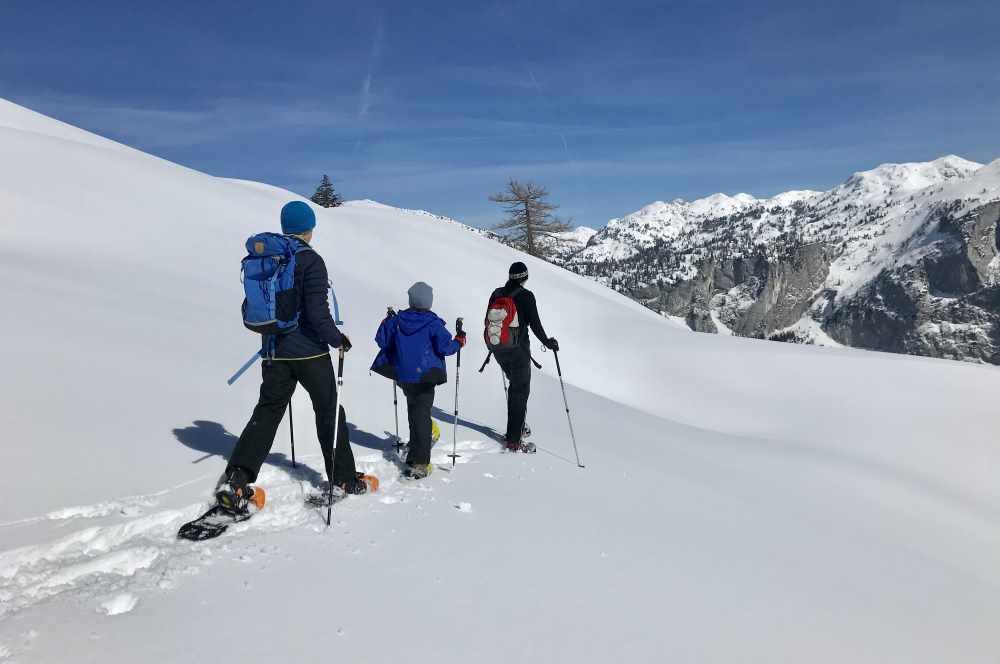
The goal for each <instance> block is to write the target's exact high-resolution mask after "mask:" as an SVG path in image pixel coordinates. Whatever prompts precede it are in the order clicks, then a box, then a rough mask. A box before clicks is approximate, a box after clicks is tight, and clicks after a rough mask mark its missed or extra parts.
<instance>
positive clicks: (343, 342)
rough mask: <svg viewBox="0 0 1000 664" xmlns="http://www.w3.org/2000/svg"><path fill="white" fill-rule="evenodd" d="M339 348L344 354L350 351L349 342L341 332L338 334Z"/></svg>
mask: <svg viewBox="0 0 1000 664" xmlns="http://www.w3.org/2000/svg"><path fill="white" fill-rule="evenodd" d="M340 348H341V349H342V350H343V351H344V352H345V353H346V352H347V351H349V350H351V340H350V339H348V338H347V335H346V334H344V333H343V332H341V333H340Z"/></svg>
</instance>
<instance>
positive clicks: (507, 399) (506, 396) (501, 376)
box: [500, 371, 510, 403]
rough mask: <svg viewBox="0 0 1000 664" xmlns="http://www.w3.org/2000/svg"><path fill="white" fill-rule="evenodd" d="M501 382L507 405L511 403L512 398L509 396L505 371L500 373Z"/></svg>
mask: <svg viewBox="0 0 1000 664" xmlns="http://www.w3.org/2000/svg"><path fill="white" fill-rule="evenodd" d="M500 380H501V381H503V400H504V402H505V403H506V402H509V401H510V397H509V396H508V395H507V374H505V373H504V372H503V371H501V372H500Z"/></svg>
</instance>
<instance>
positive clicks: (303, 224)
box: [216, 201, 371, 508]
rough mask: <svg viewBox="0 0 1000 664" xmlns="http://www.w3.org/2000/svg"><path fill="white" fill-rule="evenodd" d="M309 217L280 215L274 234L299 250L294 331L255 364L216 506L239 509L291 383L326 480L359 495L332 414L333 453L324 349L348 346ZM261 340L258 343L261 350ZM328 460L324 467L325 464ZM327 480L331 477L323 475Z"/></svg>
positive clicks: (304, 210)
mask: <svg viewBox="0 0 1000 664" xmlns="http://www.w3.org/2000/svg"><path fill="white" fill-rule="evenodd" d="M315 226H316V215H315V213H313V211H312V208H310V207H309V205H307V204H306V203H303V202H301V201H293V202H291V203H288V204H287V205H285V206H284V207H283V208H282V209H281V232H282V233H284V234H285V235H287V236H290V237H293V238H295V239H296V240H297V241H298V242H301V243H302V244H304V245H305V246H306V248H305V250H302V251H299V252H298V254H296V257H295V284H296V286H297V288H298V289H299V325H298V328H296V329H295V330H294V331H293V332H290V333H288V334H284V335H279V336H277V337H276V338H275V339H273V341H274V343H275V346H274V353H273V357H271V358H267V359H265V360H264V362H263V368H262V372H263V381H262V382H261V386H260V400H259V401H258V402H257V406H256V408H254V411H253V415H252V416H251V417H250V421H249V422H248V423H247V425H246V427H245V428H244V429H243V433H242V434H241V435H240V439H239V442H237V443H236V447H235V448H234V449H233V453H232V455H231V456H230V458H229V464H228V466H227V467H226V472H225V475H224V476H223V481H222V482H221V483H220V485H219V487H218V488H217V490H216V496H217V498H218V500H219V502H220V503H221V504H223V505H224V506H227V507H230V506H235V507H236V508H243V507H245V506H246V500H247V499H248V497H249V494H250V493H252V489H251V490H250V491H249V492H248V490H247V486H248V485H249V484H251V483H252V482H254V481H255V480H256V479H257V474H258V473H259V472H260V468H261V466H262V465H263V464H264V459H265V458H266V457H267V455H268V453H269V452H270V451H271V446H272V445H273V444H274V436H275V433H276V432H277V430H278V425H279V424H280V423H281V418H282V417H284V415H285V409H286V408H287V407H288V402H289V400H290V399H291V397H292V393H293V392H294V391H295V386H296V384H298V383H301V384H302V387H304V388H305V389H306V392H308V393H309V398H310V399H311V400H312V404H313V411H314V412H315V413H316V435H317V437H318V438H319V444H320V447H321V448H322V450H323V458H324V461H325V463H326V475H327V477H328V478H329V479H330V480H331V481H332V482H333V483H334V484H335V485H337V486H339V487H340V488H341V489H343V490H344V491H345V492H347V493H353V494H359V493H365V492H366V491H368V489H369V481H371V478H368V477H367V476H365V475H362V474H361V473H358V472H357V471H356V469H355V465H354V454H353V452H352V451H351V445H350V442H349V441H348V431H347V416H346V413H345V412H344V408H343V407H341V408H340V412H339V414H337V415H338V416H339V418H340V424H339V426H338V433H337V441H336V452H335V453H334V451H333V429H334V419H333V418H334V417H335V414H334V409H335V404H336V402H337V382H336V375H335V373H334V370H333V362H332V360H331V359H330V348H343V349H344V350H348V349H350V347H351V342H350V340H349V339H348V338H347V335H345V334H343V333H342V332H341V331H340V330H338V329H337V326H336V324H335V323H334V322H333V317H332V316H331V315H330V304H329V300H328V299H327V293H328V292H329V289H330V282H329V279H328V276H327V271H326V263H324V262H323V258H322V257H321V256H320V255H319V254H318V253H316V251H315V250H314V249H312V247H310V246H309V242H310V241H311V240H312V235H313V228H315ZM266 343H267V340H266V339H265V344H266ZM331 458H332V463H331ZM331 473H332V475H331Z"/></svg>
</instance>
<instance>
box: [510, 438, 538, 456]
mask: <svg viewBox="0 0 1000 664" xmlns="http://www.w3.org/2000/svg"><path fill="white" fill-rule="evenodd" d="M504 450H506V451H507V452H511V453H516V452H524V453H525V454H534V453H535V452H537V451H538V450H537V449H536V448H535V444H534V443H526V442H524V441H523V440H521V441H518V442H516V443H512V442H510V441H509V440H508V441H504Z"/></svg>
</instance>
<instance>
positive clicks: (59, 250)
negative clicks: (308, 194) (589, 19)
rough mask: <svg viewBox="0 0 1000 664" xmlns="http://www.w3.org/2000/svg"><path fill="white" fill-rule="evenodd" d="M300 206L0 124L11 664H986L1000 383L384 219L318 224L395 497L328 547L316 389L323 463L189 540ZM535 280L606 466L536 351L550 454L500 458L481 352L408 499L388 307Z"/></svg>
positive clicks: (459, 298)
mask: <svg viewBox="0 0 1000 664" xmlns="http://www.w3.org/2000/svg"><path fill="white" fill-rule="evenodd" d="M54 183H58V187H56V186H54ZM291 198H297V197H296V196H295V195H294V194H291V193H289V192H286V191H282V190H280V189H277V188H274V187H269V186H266V185H258V184H254V183H246V182H241V181H234V180H226V179H220V178H215V177H211V176H208V175H205V174H202V173H198V172H195V171H192V170H190V169H187V168H182V167H180V166H177V165H174V164H171V163H169V162H166V161H163V160H161V159H157V158H155V157H151V156H149V155H145V154H142V153H140V152H138V151H135V150H132V149H129V148H126V147H124V146H120V145H118V144H115V143H113V142H111V141H107V140H105V139H101V138H99V137H96V136H93V135H91V134H88V133H86V132H83V131H80V130H77V129H74V128H72V127H68V126H67V125H64V124H62V123H58V122H56V121H54V120H51V119H49V118H45V117H43V116H40V115H38V114H35V113H33V112H31V111H29V110H27V109H24V108H21V107H18V106H16V105H14V104H10V103H7V102H2V101H0V211H2V216H3V220H4V223H3V224H2V226H0V259H2V260H0V275H2V276H3V280H4V283H6V284H7V285H8V289H7V298H8V302H7V311H8V318H7V321H8V324H7V329H6V331H5V335H4V341H5V343H4V344H3V351H2V352H3V358H4V366H5V371H4V373H3V379H2V380H3V383H2V396H3V400H4V409H3V413H4V431H5V432H6V434H7V435H6V442H5V444H4V445H3V446H2V447H0V468H2V469H3V473H4V488H5V497H6V499H5V500H4V501H3V502H2V503H0V549H2V550H0V601H2V608H0V653H3V654H0V659H2V658H3V657H4V656H6V657H8V658H17V659H18V661H20V660H21V659H24V660H25V661H29V660H34V659H39V660H41V659H44V660H46V661H58V660H62V661H78V660H85V659H100V660H101V661H134V660H135V659H136V657H137V656H139V657H141V658H143V659H146V660H149V661H176V660H189V661H193V660H195V659H200V660H207V659H216V658H220V657H227V658H236V659H239V660H242V661H275V660H284V661H307V660H311V659H318V658H320V657H322V656H336V657H338V658H340V659H342V660H344V661H365V660H371V661H391V660H393V659H396V658H398V657H407V658H409V659H417V660H418V661H440V662H450V661H455V662H458V661H463V662H464V661H468V660H469V659H470V658H472V659H475V660H476V661H482V662H490V661H497V662H500V661H504V662H506V661H511V660H520V661H607V659H608V658H610V657H614V658H623V657H624V658H629V659H631V660H633V661H665V660H671V661H678V660H679V661H699V662H707V661H734V660H739V661H747V660H769V661H789V660H793V659H808V660H810V661H831V662H842V661H889V660H894V661H911V662H912V661H928V662H932V661H944V660H951V661H958V660H961V661H989V658H991V657H995V655H996V652H997V647H998V646H1000V641H998V638H997V636H996V630H995V622H996V621H995V618H996V616H998V615H1000V573H998V572H997V568H996V560H997V557H998V554H1000V488H998V487H1000V485H998V483H997V481H996V468H997V462H998V460H1000V450H998V449H997V445H996V443H995V436H994V435H993V431H992V429H993V420H994V413H995V403H996V395H997V394H998V388H1000V379H998V375H997V373H996V371H994V370H992V369H991V368H983V367H976V366H970V365H960V364H952V363H947V362H941V361H935V360H927V359H919V358H911V357H901V356H889V355H882V354H877V353H866V352H861V351H851V350H837V349H817V348H806V347H798V346H791V345H783V344H768V343H765V342H757V341H752V340H747V339H739V338H731V337H727V338H723V337H717V336H708V335H694V334H690V333H688V332H687V331H686V330H685V329H683V328H682V327H680V326H678V325H676V324H674V323H672V322H670V321H668V320H666V319H664V318H662V317H659V316H656V315H655V314H653V313H652V312H650V311H648V310H647V309H645V308H644V307H642V306H640V305H639V304H637V303H634V302H632V301H630V300H628V299H626V298H625V297H623V296H621V295H619V294H617V293H614V292H612V291H610V290H608V289H606V288H604V287H603V286H600V285H598V284H596V283H594V282H592V281H589V280H587V279H584V278H582V277H578V276H576V275H573V274H571V273H569V272H567V271H564V270H561V269H559V268H556V267H553V266H551V265H547V264H544V263H541V262H539V261H533V260H529V259H526V258H525V257H524V256H523V255H520V254H515V253H514V252H513V251H512V250H510V249H509V248H507V247H504V246H502V245H499V244H497V243H496V242H493V241H492V240H490V239H488V238H486V237H483V236H482V235H480V234H478V233H475V232H470V229H468V228H466V227H464V226H462V225H461V224H457V223H452V222H449V220H444V219H441V218H438V217H435V216H433V215H428V214H425V213H419V212H412V211H402V210H398V209H394V208H391V207H387V206H383V205H379V204H377V203H373V202H355V203H350V204H347V205H345V206H344V207H342V208H338V209H334V210H317V214H318V217H319V223H318V227H317V235H316V239H315V245H316V247H317V249H318V250H319V251H320V253H322V254H323V255H324V257H325V258H326V261H327V265H328V267H329V269H330V273H331V277H332V278H333V280H334V284H335V287H336V290H337V294H338V297H339V300H340V305H341V307H342V314H343V318H344V319H345V321H346V325H345V326H344V330H345V332H346V333H347V334H349V335H350V336H351V337H352V340H353V342H354V344H355V349H354V350H353V351H352V352H351V353H350V355H349V361H348V368H347V370H346V376H345V395H344V398H345V402H346V406H347V409H348V414H349V419H350V422H351V435H352V442H353V443H354V445H355V453H356V456H357V457H358V460H359V465H360V466H361V467H362V468H365V469H366V470H370V471H373V472H375V473H377V474H379V475H380V476H381V477H382V478H383V483H384V490H383V491H382V492H381V493H380V494H378V495H374V496H367V497H363V498H357V499H351V500H348V501H346V502H345V503H342V504H341V506H340V507H339V508H338V509H337V512H336V514H337V519H338V520H337V523H336V524H335V527H334V528H332V529H330V530H326V529H324V528H323V527H322V525H321V522H320V519H319V518H318V515H316V514H314V513H313V512H312V511H310V510H308V509H306V508H305V507H303V505H302V501H301V497H302V491H303V490H304V488H305V487H308V485H309V484H310V483H314V482H316V481H318V473H317V472H316V470H315V469H317V468H320V467H321V462H320V461H319V456H318V449H316V448H317V447H318V446H317V445H316V444H315V438H314V434H313V432H311V431H310V430H309V425H310V412H311V411H310V406H309V404H308V403H307V402H308V399H307V398H306V397H304V396H299V395H296V397H295V398H294V411H295V415H296V419H297V420H298V421H299V423H300V424H299V426H298V427H297V429H298V430H299V431H300V432H301V433H300V435H299V436H298V438H299V441H297V442H298V445H297V447H298V448H299V449H298V452H299V455H300V457H301V459H302V461H303V462H304V464H305V467H304V468H300V469H298V470H293V469H292V468H291V467H290V464H289V463H288V458H287V439H286V438H285V430H284V429H282V430H280V431H279V437H278V439H277V442H276V445H275V448H274V453H273V454H272V457H271V458H269V463H268V465H267V466H266V470H265V472H264V473H263V475H262V478H261V482H262V483H263V484H265V485H266V486H267V487H268V488H269V496H270V501H271V502H270V503H269V506H268V508H267V509H266V510H265V511H264V512H263V513H261V514H260V515H258V516H257V517H255V518H254V519H253V520H252V521H250V522H249V523H247V524H244V525H243V526H240V527H237V528H236V529H234V532H233V533H232V535H227V536H225V537H224V538H222V539H220V540H219V541H217V542H214V543H211V544H209V545H208V546H205V545H190V544H188V543H179V542H177V541H176V540H175V539H174V533H175V532H176V528H177V526H178V525H179V523H180V522H181V521H183V520H184V519H185V518H190V517H191V516H192V515H193V514H194V513H196V512H197V511H198V510H199V509H200V508H201V507H202V505H203V504H204V501H206V500H207V495H208V492H209V489H210V488H211V486H212V483H213V481H214V479H215V477H216V476H217V475H218V473H219V472H220V471H221V469H222V467H223V465H224V457H225V455H226V454H227V453H228V450H229V449H230V448H231V445H232V443H233V440H234V435H238V433H239V431H240V430H241V429H242V426H243V424H244V423H245V419H246V417H247V416H248V415H249V412H250V409H251V407H252V405H253V403H254V400H255V398H256V389H257V384H256V380H255V379H256V376H255V373H254V372H251V373H250V374H249V375H248V376H247V377H245V378H244V379H243V380H242V381H240V382H239V383H237V384H236V386H235V387H234V388H231V389H230V388H227V387H226V386H225V382H224V380H225V378H226V377H227V376H228V375H229V374H230V373H231V372H232V371H233V370H234V369H235V368H236V367H237V366H238V365H239V364H240V363H241V362H242V361H243V360H244V359H246V357H247V356H248V355H249V354H250V353H251V352H252V351H253V349H254V346H255V343H256V340H255V338H254V337H253V335H251V334H250V333H248V332H246V331H244V330H243V329H242V327H241V324H240V320H239V317H238V316H239V314H238V310H239V304H240V299H241V286H240V283H239V279H238V274H239V269H238V264H239V259H240V257H241V255H242V245H243V241H244V240H245V238H246V237H247V236H248V235H250V234H251V233H254V232H258V231H262V230H269V229H274V228H275V226H276V219H277V213H278V210H279V209H280V207H281V205H282V204H284V203H285V202H287V200H289V199H291ZM717 203H719V204H720V205H721V204H722V203H724V202H717ZM518 259H520V260H525V261H526V262H527V263H528V265H529V269H530V271H531V274H532V277H531V281H530V287H531V288H532V289H533V290H534V292H535V293H536V295H537V297H538V300H539V303H540V312H541V316H542V320H543V322H544V324H545V326H546V328H547V329H548V330H549V332H550V333H551V334H552V335H554V336H556V337H558V338H559V340H560V343H561V345H562V346H563V349H564V350H563V353H562V354H561V359H562V361H563V368H564V371H565V373H566V378H567V382H568V388H569V399H570V405H571V407H572V409H573V415H574V418H575V423H576V426H577V431H578V432H579V439H580V447H581V452H582V454H583V456H584V461H585V462H586V464H587V468H586V469H585V470H579V469H577V468H576V467H575V465H574V464H573V463H571V462H569V461H568V457H570V456H571V455H572V450H571V446H570V443H569V439H568V435H567V430H566V422H565V413H564V412H563V410H562V402H561V396H560V394H559V387H558V383H557V382H556V381H555V380H554V379H553V375H554V369H555V367H554V363H553V362H552V360H551V356H549V355H548V354H544V353H541V352H540V350H536V354H537V355H538V359H539V360H540V361H541V362H542V363H543V364H544V365H545V367H544V370H543V372H541V374H540V375H539V374H536V380H535V382H534V384H533V396H532V402H531V405H530V410H529V420H530V422H531V425H532V429H533V430H534V438H535V440H536V441H537V443H538V444H539V446H540V450H541V451H540V453H539V454H538V455H535V456H531V457H529V456H523V455H521V456H511V455H499V454H498V449H497V446H496V444H495V443H494V442H493V441H492V440H491V438H490V435H489V432H490V429H495V428H498V427H501V426H502V424H503V422H502V418H503V411H504V407H503V403H502V391H501V386H500V378H499V377H498V376H497V373H496V368H495V366H494V367H491V368H489V369H488V370H487V371H486V372H484V373H483V374H479V373H476V371H475V369H476V368H477V366H478V360H480V359H481V358H482V356H483V351H482V346H481V344H478V343H476V338H475V334H473V335H472V337H473V342H472V343H470V344H469V346H468V347H467V348H466V350H465V351H464V358H463V359H464V362H463V374H462V395H461V411H462V426H460V427H459V429H458V443H459V447H460V450H459V451H460V453H461V454H462V455H463V456H462V457H461V458H460V461H461V463H460V464H459V466H458V467H456V469H455V470H454V472H451V473H447V472H441V471H439V472H437V473H435V475H433V476H432V477H431V478H430V479H429V480H428V481H426V482H425V483H422V484H418V485H406V486H404V485H401V484H400V483H399V482H397V481H395V479H394V470H393V467H392V465H391V464H390V463H389V462H387V461H386V460H385V459H384V457H383V450H384V449H385V448H386V446H387V445H388V444H389V443H390V441H391V430H392V428H393V425H392V419H393V413H392V402H391V396H392V395H391V386H390V384H389V383H387V382H386V381H384V380H383V379H380V378H378V377H372V376H370V375H369V374H368V371H367V367H368V364H369V362H370V360H371V358H372V356H373V355H374V344H373V342H372V341H371V337H372V335H373V334H374V332H375V328H376V326H377V323H378V321H379V320H380V318H381V316H382V315H383V313H384V311H385V307H386V306H387V305H399V304H401V303H403V302H404V298H405V291H406V288H407V287H408V286H409V285H410V284H411V283H412V282H414V281H416V280H425V281H427V282H429V283H431V284H432V285H433V286H434V287H435V289H436V297H435V310H436V311H437V312H438V313H440V314H441V315H442V316H443V317H444V318H445V319H446V320H448V321H449V324H451V322H452V321H453V320H454V319H455V317H456V316H460V315H461V316H465V317H466V318H467V320H468V321H470V325H469V327H474V325H472V324H471V323H472V322H473V321H476V320H478V317H479V316H481V315H482V313H483V311H482V310H483V309H484V307H485V303H486V302H485V300H486V297H487V296H488V294H489V293H490V291H491V290H492V288H494V287H495V286H496V285H498V284H499V283H501V282H502V281H503V279H504V276H505V273H506V269H507V266H508V265H509V263H510V262H511V261H512V260H518ZM536 349H537V345H536ZM451 370H452V372H453V371H454V366H453V365H451ZM453 385H454V383H451V384H449V385H448V386H447V387H445V388H443V389H441V390H439V391H438V398H437V406H438V407H439V408H440V409H441V410H442V411H449V410H450V408H451V406H450V404H451V399H452V397H453V393H452V391H451V390H452V388H453ZM439 416H440V419H441V420H442V421H444V422H447V421H448V417H447V416H446V415H445V413H443V412H442V413H440V414H439ZM443 430H444V437H445V439H450V437H451V430H450V427H449V426H444V427H443ZM446 451H448V450H443V449H437V450H436V451H435V462H436V463H443V462H444V457H443V455H444V454H445V452H446ZM140 653H141V655H140Z"/></svg>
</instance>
